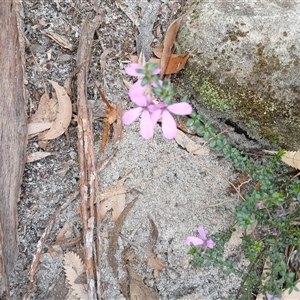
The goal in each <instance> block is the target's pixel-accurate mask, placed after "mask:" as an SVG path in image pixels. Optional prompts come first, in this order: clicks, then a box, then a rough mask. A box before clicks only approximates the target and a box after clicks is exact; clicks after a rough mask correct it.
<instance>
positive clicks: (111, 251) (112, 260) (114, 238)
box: [108, 197, 151, 299]
mask: <svg viewBox="0 0 300 300" xmlns="http://www.w3.org/2000/svg"><path fill="white" fill-rule="evenodd" d="M137 199H138V198H137V197H136V198H135V199H133V200H132V201H131V202H130V203H129V204H127V205H126V207H125V208H124V210H123V211H122V213H121V214H120V216H119V218H118V220H117V221H116V223H115V226H114V229H113V232H112V234H111V236H110V240H109V247H108V263H109V265H110V267H111V268H112V270H113V273H114V276H115V277H118V263H117V259H116V257H115V254H116V251H117V247H118V238H119V233H120V231H121V228H122V225H123V222H124V221H125V218H126V216H127V214H128V212H129V211H130V210H131V208H132V207H133V205H134V203H135V202H136V201H137ZM145 299H147V298H145ZM150 299H151V298H150Z"/></svg>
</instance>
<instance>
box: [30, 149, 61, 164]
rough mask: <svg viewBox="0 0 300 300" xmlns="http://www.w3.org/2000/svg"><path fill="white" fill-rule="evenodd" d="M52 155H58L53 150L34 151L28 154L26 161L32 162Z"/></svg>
mask: <svg viewBox="0 0 300 300" xmlns="http://www.w3.org/2000/svg"><path fill="white" fill-rule="evenodd" d="M50 155H56V154H55V153H51V152H33V153H30V154H28V155H27V156H26V163H31V162H34V161H37V160H40V159H42V158H45V157H47V156H50Z"/></svg>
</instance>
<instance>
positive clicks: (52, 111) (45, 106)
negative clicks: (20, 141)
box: [29, 93, 58, 124]
mask: <svg viewBox="0 0 300 300" xmlns="http://www.w3.org/2000/svg"><path fill="white" fill-rule="evenodd" d="M57 106H58V103H57V99H53V98H51V99H50V98H49V95H48V94H46V93H45V94H44V95H42V96H41V98H40V103H39V106H38V109H37V111H36V113H35V114H34V115H33V116H32V117H31V118H30V119H29V124H31V123H45V122H53V121H54V120H55V118H56V112H57Z"/></svg>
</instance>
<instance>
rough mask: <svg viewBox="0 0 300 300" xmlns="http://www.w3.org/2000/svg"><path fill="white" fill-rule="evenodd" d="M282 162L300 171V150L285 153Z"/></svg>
mask: <svg viewBox="0 0 300 300" xmlns="http://www.w3.org/2000/svg"><path fill="white" fill-rule="evenodd" d="M281 160H282V161H283V162H284V163H286V164H287V165H289V166H291V167H293V168H295V169H298V170H300V150H298V151H287V152H285V153H284V155H283V156H282V157H281Z"/></svg>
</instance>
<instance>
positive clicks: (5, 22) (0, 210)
mask: <svg viewBox="0 0 300 300" xmlns="http://www.w3.org/2000/svg"><path fill="white" fill-rule="evenodd" d="M18 10H19V2H17V0H6V1H1V5H0V28H1V30H0V66H1V72H0V107H1V108H0V228H1V231H0V235H1V236H0V263H1V265H0V272H1V274H0V298H1V297H2V299H3V298H6V297H8V296H7V295H9V289H8V288H9V287H8V285H9V280H8V279H9V274H10V273H11V272H12V270H13V268H14V264H15V260H16V256H17V254H18V245H17V202H18V199H19V195H20V186H21V182H22V174H23V170H24V161H25V160H24V158H25V150H26V141H27V120H26V109H25V99H24V91H23V66H22V55H21V46H20V42H19V40H20V39H19V30H18V22H17V19H18V17H17V16H18V15H17V13H18Z"/></svg>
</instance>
